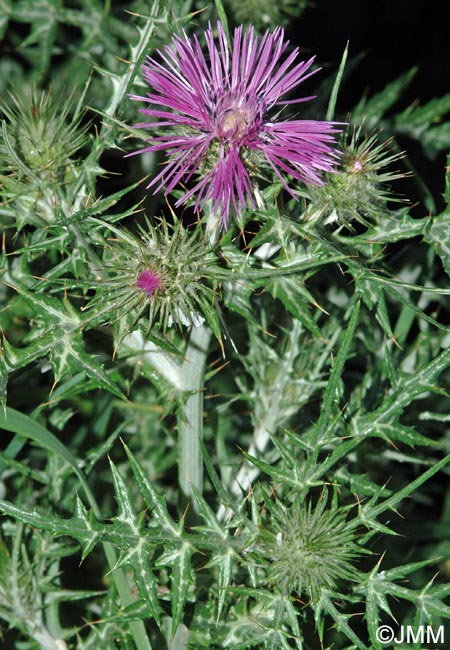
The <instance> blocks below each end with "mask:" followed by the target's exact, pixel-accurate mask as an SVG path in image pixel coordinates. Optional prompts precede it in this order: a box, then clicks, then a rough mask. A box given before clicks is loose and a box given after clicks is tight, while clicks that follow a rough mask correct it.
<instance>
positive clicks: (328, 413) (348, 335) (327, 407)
mask: <svg viewBox="0 0 450 650" xmlns="http://www.w3.org/2000/svg"><path fill="white" fill-rule="evenodd" d="M359 309H360V302H359V301H357V302H356V303H355V305H354V307H353V310H352V313H351V316H350V319H349V322H348V326H347V330H346V332H345V334H344V338H343V341H342V343H341V347H340V348H339V351H338V353H337V355H336V358H335V360H334V363H333V367H332V369H331V373H330V378H329V380H328V383H327V387H326V389H325V392H324V396H323V402H322V410H321V414H320V417H319V419H318V421H317V425H316V433H315V437H316V440H317V442H319V441H320V440H323V439H324V438H325V437H326V435H327V431H329V430H330V429H332V424H333V417H332V414H333V412H334V411H335V410H336V407H337V406H338V396H339V384H340V382H341V375H342V371H343V369H344V365H345V362H346V361H347V358H348V355H349V351H350V346H351V343H352V341H353V337H354V334H355V330H356V326H357V324H358V319H359ZM330 425H331V427H330Z"/></svg>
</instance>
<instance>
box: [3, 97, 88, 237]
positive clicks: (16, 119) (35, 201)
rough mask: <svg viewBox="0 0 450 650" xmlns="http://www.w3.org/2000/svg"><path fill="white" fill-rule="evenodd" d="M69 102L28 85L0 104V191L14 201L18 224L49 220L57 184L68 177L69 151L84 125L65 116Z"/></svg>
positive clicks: (79, 141) (76, 145)
mask: <svg viewBox="0 0 450 650" xmlns="http://www.w3.org/2000/svg"><path fill="white" fill-rule="evenodd" d="M69 104H70V98H69V101H66V102H63V101H61V100H56V99H55V98H53V97H52V95H51V93H45V92H43V93H42V94H41V95H40V97H39V96H38V93H37V91H34V92H33V93H32V94H31V95H30V96H29V97H12V98H11V103H10V104H9V105H3V106H2V107H1V113H2V114H3V116H4V117H5V118H6V119H5V120H3V125H2V137H1V138H0V165H1V168H2V169H1V170H0V171H1V174H2V176H1V180H2V194H3V198H5V199H6V200H8V201H10V202H11V203H14V207H15V208H16V209H15V212H16V214H17V221H18V224H17V225H18V227H19V228H22V227H23V225H25V224H27V223H32V224H34V225H43V224H46V223H48V222H50V221H51V220H52V219H53V218H54V212H55V210H54V206H55V203H58V202H60V193H61V187H64V186H65V185H67V184H68V182H70V180H71V179H73V176H74V173H75V171H74V170H75V168H74V165H73V159H72V157H73V156H74V154H75V153H76V152H77V151H78V150H79V149H80V148H81V147H82V146H83V145H84V144H85V142H86V128H84V127H82V126H81V124H80V117H79V116H77V117H70V106H69Z"/></svg>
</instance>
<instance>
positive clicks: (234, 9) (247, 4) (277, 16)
mask: <svg viewBox="0 0 450 650" xmlns="http://www.w3.org/2000/svg"><path fill="white" fill-rule="evenodd" d="M307 4H308V0H278V2H273V0H228V1H227V5H228V6H229V7H230V10H231V13H232V14H233V16H234V19H235V21H236V22H237V23H251V24H252V25H255V27H267V26H268V25H284V24H286V23H287V22H288V19H289V17H298V16H300V14H301V13H302V11H303V10H304V9H305V8H306V6H307Z"/></svg>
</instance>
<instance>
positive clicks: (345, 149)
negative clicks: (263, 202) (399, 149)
mask: <svg viewBox="0 0 450 650" xmlns="http://www.w3.org/2000/svg"><path fill="white" fill-rule="evenodd" d="M341 150H342V158H341V166H340V168H339V169H337V171H336V172H335V173H332V174H331V173H327V174H326V175H325V176H324V180H325V182H326V184H325V185H323V186H320V187H314V186H311V187H310V188H309V194H310V199H311V204H310V210H311V212H312V213H315V214H317V213H319V214H320V216H321V218H322V219H323V221H324V222H325V223H332V222H335V221H336V222H337V223H338V224H339V225H346V226H347V227H350V228H351V227H352V223H355V222H359V223H362V224H364V225H366V226H367V225H369V224H370V223H374V222H376V221H377V218H378V217H379V216H380V217H381V216H384V215H385V213H386V206H387V204H388V203H389V202H390V201H396V202H398V201H400V200H401V199H399V198H398V197H396V196H394V195H393V194H392V193H391V191H390V189H389V185H387V184H389V183H390V182H392V181H394V180H396V179H398V178H402V177H404V176H406V174H405V173H402V172H397V171H390V170H389V169H388V168H389V166H390V165H391V164H392V163H393V162H395V161H397V160H399V159H400V158H402V156H403V154H402V153H390V152H389V141H388V142H382V143H378V134H371V135H369V136H365V137H363V138H361V129H356V130H354V131H353V133H352V135H351V136H350V137H349V135H348V133H344V134H343V141H342V144H341Z"/></svg>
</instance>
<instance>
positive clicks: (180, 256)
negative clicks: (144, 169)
mask: <svg viewBox="0 0 450 650" xmlns="http://www.w3.org/2000/svg"><path fill="white" fill-rule="evenodd" d="M110 228H111V230H112V231H113V232H114V235H115V237H114V238H112V239H111V240H110V242H109V244H108V246H107V248H106V250H105V266H104V268H103V269H102V270H101V275H102V276H103V277H102V280H101V282H100V283H99V284H98V286H97V293H96V296H95V298H94V299H93V300H92V301H91V303H90V304H89V308H90V309H91V311H92V317H93V318H94V319H97V320H98V321H99V322H103V323H108V322H109V323H110V324H112V325H113V326H114V331H115V336H116V344H118V343H120V341H121V340H122V339H123V338H124V337H125V336H126V335H127V334H129V333H130V332H132V331H133V330H134V329H135V328H136V326H137V324H139V326H140V327H141V329H143V330H145V332H149V331H150V330H154V332H155V333H162V334H164V333H165V332H166V330H167V329H168V328H169V327H171V326H172V325H175V326H178V327H181V326H188V327H189V326H191V325H198V324H200V323H202V322H203V321H204V320H206V321H207V322H208V324H209V325H210V326H211V328H212V329H213V332H214V333H215V334H216V336H219V332H220V327H219V323H218V320H217V314H216V311H215V306H214V301H215V286H216V284H217V281H216V280H217V277H220V268H219V266H218V260H217V257H216V255H215V253H214V251H213V250H212V248H211V247H210V245H209V242H208V240H207V238H206V237H205V235H204V233H203V231H202V229H201V228H196V229H187V228H184V227H183V225H182V224H181V222H176V224H175V225H174V226H170V225H169V224H168V223H167V221H165V220H161V221H160V223H159V224H158V225H157V226H154V225H151V224H150V223H149V221H148V220H146V221H145V227H139V237H136V236H135V235H133V234H131V233H130V232H128V231H125V230H118V229H116V228H113V227H110Z"/></svg>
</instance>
